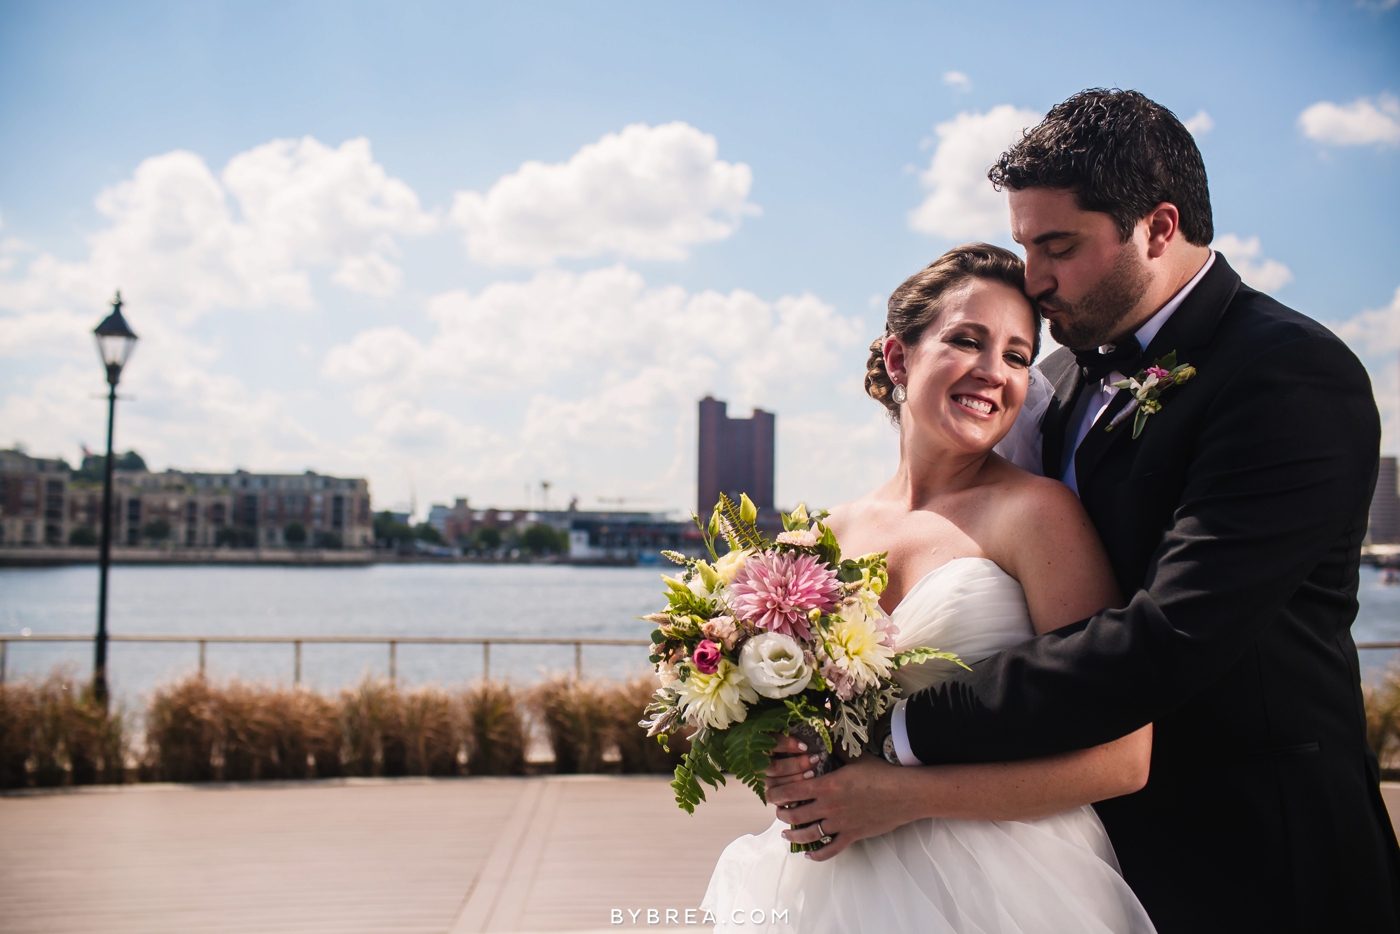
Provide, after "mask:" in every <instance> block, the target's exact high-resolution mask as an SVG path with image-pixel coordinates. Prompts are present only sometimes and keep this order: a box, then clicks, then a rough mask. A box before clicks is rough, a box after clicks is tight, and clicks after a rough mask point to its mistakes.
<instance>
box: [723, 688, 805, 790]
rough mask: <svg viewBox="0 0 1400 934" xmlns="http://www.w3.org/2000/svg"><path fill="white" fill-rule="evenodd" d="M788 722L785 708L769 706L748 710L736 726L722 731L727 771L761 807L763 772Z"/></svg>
mask: <svg viewBox="0 0 1400 934" xmlns="http://www.w3.org/2000/svg"><path fill="white" fill-rule="evenodd" d="M788 721H789V711H788V709H787V707H786V706H779V707H770V708H768V709H767V710H763V711H758V710H751V711H749V715H748V716H747V717H746V718H745V719H744V721H743V722H742V723H735V724H733V725H731V726H730V727H729V729H727V730H725V731H724V757H725V760H726V762H727V763H728V765H729V771H731V772H733V773H734V777H735V778H737V779H739V781H741V782H743V783H744V784H745V785H747V786H749V788H751V789H753V791H754V793H755V794H757V795H758V797H759V800H760V801H762V802H763V803H764V804H767V803H768V796H767V782H766V777H765V776H764V774H763V773H764V771H765V770H767V768H768V764H769V763H770V762H772V761H773V747H774V746H776V745H777V744H778V734H781V733H785V732H787V729H788V725H789V722H788Z"/></svg>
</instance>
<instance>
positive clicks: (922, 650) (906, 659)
mask: <svg viewBox="0 0 1400 934" xmlns="http://www.w3.org/2000/svg"><path fill="white" fill-rule="evenodd" d="M935 658H937V659H942V660H943V661H945V662H952V663H953V664H955V665H957V666H958V667H959V668H966V669H967V670H968V671H971V670H972V669H971V668H968V667H967V665H966V664H964V663H963V660H962V659H961V658H958V656H957V655H955V654H954V653H952V652H940V651H939V650H938V649H932V648H929V647H928V646H926V645H922V646H919V647H918V648H917V649H905V650H904V651H903V652H896V653H895V655H894V658H893V659H891V660H890V667H892V668H902V667H904V666H905V665H917V664H919V663H920V662H927V661H931V660H933V659H935Z"/></svg>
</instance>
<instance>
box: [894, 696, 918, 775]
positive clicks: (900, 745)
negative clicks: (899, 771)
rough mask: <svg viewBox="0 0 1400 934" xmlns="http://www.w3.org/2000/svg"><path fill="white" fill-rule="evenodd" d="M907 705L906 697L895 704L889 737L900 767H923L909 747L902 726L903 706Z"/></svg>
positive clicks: (906, 734)
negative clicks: (892, 742)
mask: <svg viewBox="0 0 1400 934" xmlns="http://www.w3.org/2000/svg"><path fill="white" fill-rule="evenodd" d="M907 703H909V699H908V698H907V697H906V698H905V699H904V700H901V701H896V702H895V705H894V713H893V714H891V715H890V737H891V738H892V739H893V740H894V751H895V755H897V756H899V764H900V765H923V763H922V762H920V761H919V758H918V756H916V755H914V750H913V749H911V748H910V747H909V731H908V730H907V729H905V726H904V705H905V704H907Z"/></svg>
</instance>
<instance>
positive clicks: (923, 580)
mask: <svg viewBox="0 0 1400 934" xmlns="http://www.w3.org/2000/svg"><path fill="white" fill-rule="evenodd" d="M959 561H985V562H986V563H987V564H990V565H991V566H992V567H994V568H996V569H997V570H998V571H1000V572H1001V573H1002V574H1003V575H1004V576H1006V577H1010V578H1011V579H1012V580H1013V581H1015V580H1016V578H1014V577H1011V575H1010V574H1007V572H1006V569H1005V568H1004V567H1002V566H1001V565H1000V564H997V563H996V562H995V561H993V560H992V559H991V558H987V557H984V556H982V555H964V556H963V557H961V558H953V559H952V560H950V561H944V562H943V563H942V564H940V565H939V566H938V567H936V568H933V569H932V570H930V571H929V572H928V573H926V574H924V576H923V577H921V578H919V579H918V580H917V581H915V582H914V586H913V587H910V588H909V589H908V590H907V591H905V594H904V596H903V597H902V598H901V599H900V601H899V603H897V604H895V608H894V609H893V610H891V611H890V612H889V614H888V615H889V617H890V619H894V615H895V614H896V613H898V612H899V611H900V609H901V608H903V606H904V604H906V603H908V602H909V598H910V597H912V596H914V594H916V593H918V592H919V588H921V587H923V586H924V584H925V583H927V581H928V579H929V578H930V577H932V576H933V575H935V574H937V573H938V572H939V571H941V570H943V569H944V568H946V567H948V566H949V565H953V564H957V563H958V562H959ZM1016 583H1017V584H1019V583H1020V581H1016Z"/></svg>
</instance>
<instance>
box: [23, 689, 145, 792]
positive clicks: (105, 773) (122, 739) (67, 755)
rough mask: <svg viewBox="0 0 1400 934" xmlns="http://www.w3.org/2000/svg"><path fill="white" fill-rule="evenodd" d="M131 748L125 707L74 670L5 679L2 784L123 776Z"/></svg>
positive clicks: (119, 779)
mask: <svg viewBox="0 0 1400 934" xmlns="http://www.w3.org/2000/svg"><path fill="white" fill-rule="evenodd" d="M126 752H127V748H126V734H125V732H124V730H123V720H122V716H121V714H120V712H117V711H114V710H112V709H111V708H109V707H107V706H105V705H103V704H101V703H99V702H98V701H97V700H96V698H95V697H94V696H93V693H92V688H91V686H90V685H85V684H83V683H81V682H80V681H78V680H77V679H76V678H74V677H72V675H71V674H70V673H68V672H65V671H59V672H55V673H54V674H52V675H50V676H49V677H48V678H47V679H46V680H44V681H42V682H40V683H37V684H34V683H28V682H20V683H17V684H3V685H0V788H25V787H30V786H34V787H53V786H58V785H96V784H112V783H118V782H122V781H124V780H125V778H126Z"/></svg>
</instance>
